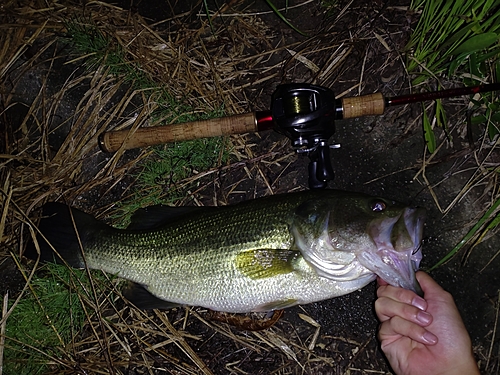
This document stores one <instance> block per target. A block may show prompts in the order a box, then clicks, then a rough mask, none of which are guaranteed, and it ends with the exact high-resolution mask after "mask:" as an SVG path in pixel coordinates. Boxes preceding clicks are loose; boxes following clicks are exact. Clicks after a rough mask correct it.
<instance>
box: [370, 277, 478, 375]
mask: <svg viewBox="0 0 500 375" xmlns="http://www.w3.org/2000/svg"><path fill="white" fill-rule="evenodd" d="M417 280H418V281H419V283H420V286H421V287H422V290H423V291H424V298H425V299H424V298H422V297H419V296H418V295H416V294H415V293H414V292H412V291H410V290H406V289H402V288H397V287H393V286H390V285H388V284H387V283H386V282H385V281H383V280H381V279H380V278H379V279H378V284H379V287H378V289H377V296H378V299H377V300H376V302H375V312H376V313H377V317H378V318H379V320H380V321H381V323H382V324H381V325H380V328H379V333H378V337H379V340H380V342H381V348H382V350H383V352H384V353H385V355H386V357H387V359H388V360H389V363H390V365H391V367H392V369H393V370H394V372H395V373H396V374H398V375H410V374H411V375H420V374H422V375H430V374H432V375H437V374H441V375H444V374H446V375H452V374H453V375H455V374H457V375H458V374H460V375H464V374H467V375H475V374H479V369H478V367H477V364H476V361H475V360H474V356H473V354H472V344H471V340H470V337H469V334H468V332H467V330H466V329H465V326H464V323H463V321H462V318H461V317H460V314H459V312H458V310H457V307H456V305H455V302H454V301H453V297H452V296H451V294H450V293H448V292H446V291H445V290H444V289H443V288H441V287H440V286H439V285H438V284H437V283H436V282H435V281H434V280H433V279H432V278H431V277H430V276H429V275H427V274H426V273H425V272H422V271H419V272H417Z"/></svg>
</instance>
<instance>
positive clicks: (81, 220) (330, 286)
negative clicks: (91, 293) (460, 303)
mask: <svg viewBox="0 0 500 375" xmlns="http://www.w3.org/2000/svg"><path fill="white" fill-rule="evenodd" d="M423 221H424V210H423V209H421V208H411V207H405V206H403V205H401V204H398V203H395V202H392V201H389V200H386V199H382V198H376V197H372V196H368V195H364V194H356V193H348V192H342V191H336V190H321V191H319V190H313V191H304V192H299V193H291V194H283V195H274V196H270V197H265V198H260V199H255V200H251V201H246V202H243V203H239V204H235V205H231V206H222V207H181V208H179V207H166V206H161V207H159V206H154V207H151V208H149V209H142V210H139V212H138V213H137V215H136V216H135V217H133V218H132V223H131V225H130V227H129V228H127V229H125V230H123V229H116V228H113V227H110V226H108V225H106V224H104V223H102V222H100V221H98V220H96V219H95V218H94V217H92V216H91V215H88V214H86V213H84V212H82V211H79V210H77V209H75V208H69V207H68V206H66V205H63V204H60V203H48V204H46V205H45V206H44V208H43V218H42V220H41V222H40V225H39V229H40V231H41V233H42V234H43V235H44V237H45V238H46V239H47V240H48V242H49V243H50V244H51V245H49V244H48V243H47V242H46V241H45V240H43V239H42V237H41V236H38V239H37V242H38V243H39V246H40V252H41V259H42V260H43V261H56V262H62V261H61V258H62V259H63V260H64V263H67V264H69V265H70V266H72V267H78V268H84V267H89V268H91V269H99V270H103V271H105V272H108V273H111V274H113V275H116V276H118V277H121V278H124V279H127V280H129V281H131V282H133V283H136V284H134V285H137V287H133V288H131V289H128V292H127V294H126V297H127V298H129V299H130V300H132V302H134V303H135V304H136V305H138V307H144V308H153V307H168V306H171V305H193V306H203V307H206V308H209V309H213V310H218V311H225V312H234V313H242V312H253V311H269V310H275V309H282V308H286V307H290V306H293V305H296V304H306V303H310V302H315V301H320V300H324V299H329V298H333V297H336V296H340V295H343V294H347V293H350V292H353V291H355V290H357V289H360V288H362V287H364V286H365V285H366V284H368V283H370V282H371V281H373V280H374V279H375V278H376V275H379V276H380V277H382V278H383V279H384V280H386V281H387V282H388V283H390V284H392V285H395V286H400V287H403V288H407V289H411V290H414V291H416V292H420V287H419V285H418V282H417V280H416V278H415V270H416V269H417V268H418V266H419V263H420V260H421V258H422V252H421V239H422V230H423ZM54 249H55V250H56V252H54ZM27 253H30V254H31V257H33V256H34V257H36V256H37V252H36V250H35V246H34V244H31V245H30V246H29V247H28V249H27ZM139 286H140V287H139Z"/></svg>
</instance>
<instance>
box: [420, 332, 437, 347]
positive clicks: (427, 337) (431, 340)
mask: <svg viewBox="0 0 500 375" xmlns="http://www.w3.org/2000/svg"><path fill="white" fill-rule="evenodd" d="M422 339H423V340H424V341H425V342H426V343H428V344H435V343H437V341H438V338H437V337H436V335H434V334H432V333H430V332H429V331H425V333H424V335H423V336H422Z"/></svg>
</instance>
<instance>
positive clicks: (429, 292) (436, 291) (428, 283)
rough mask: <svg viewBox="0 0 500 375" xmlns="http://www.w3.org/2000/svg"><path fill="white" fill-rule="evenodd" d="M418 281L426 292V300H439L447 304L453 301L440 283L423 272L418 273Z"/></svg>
mask: <svg viewBox="0 0 500 375" xmlns="http://www.w3.org/2000/svg"><path fill="white" fill-rule="evenodd" d="M416 277H417V280H418V282H419V284H420V286H421V287H422V290H423V291H424V297H425V298H426V299H438V300H443V301H445V302H447V303H449V302H450V301H452V300H453V297H452V296H451V294H449V293H448V292H446V291H445V290H444V289H443V288H442V287H441V286H440V285H439V284H438V283H436V282H435V281H434V279H433V278H432V277H430V276H429V275H428V274H426V273H425V272H423V271H418V272H417V273H416Z"/></svg>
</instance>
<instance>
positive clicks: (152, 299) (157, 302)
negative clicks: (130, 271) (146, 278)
mask: <svg viewBox="0 0 500 375" xmlns="http://www.w3.org/2000/svg"><path fill="white" fill-rule="evenodd" d="M122 294H123V296H124V297H125V298H126V299H128V300H129V301H130V302H132V303H133V304H134V305H135V306H137V307H138V308H140V309H143V310H152V309H162V310H169V309H172V308H174V307H178V306H181V305H179V304H178V303H173V302H169V301H165V300H163V299H160V298H158V297H156V296H154V295H152V294H151V293H150V292H148V291H147V290H146V288H144V287H143V286H142V285H139V284H136V283H133V282H131V281H129V282H128V283H127V285H125V287H124V288H123V289H122Z"/></svg>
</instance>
